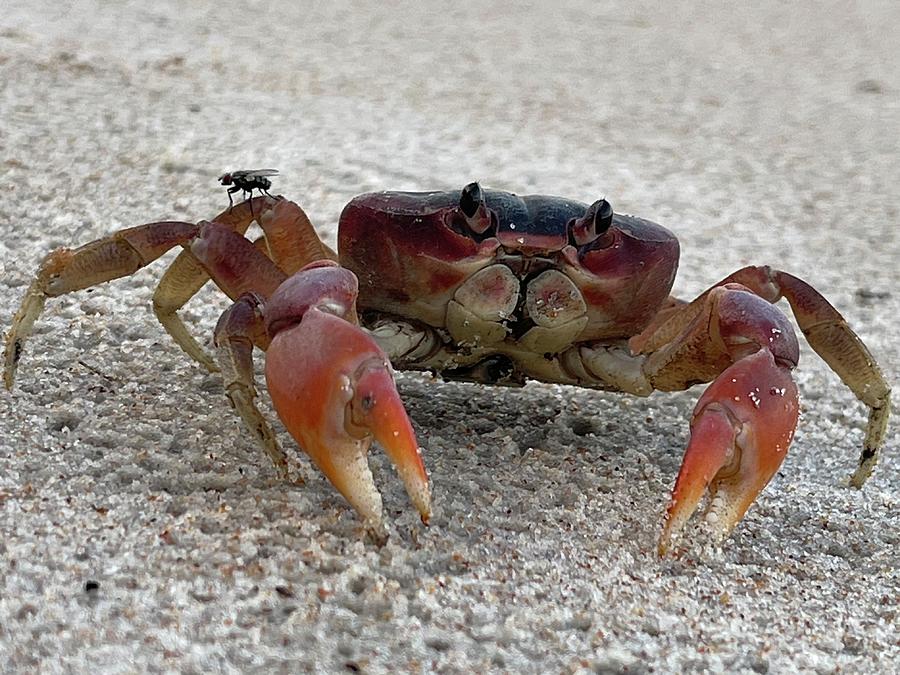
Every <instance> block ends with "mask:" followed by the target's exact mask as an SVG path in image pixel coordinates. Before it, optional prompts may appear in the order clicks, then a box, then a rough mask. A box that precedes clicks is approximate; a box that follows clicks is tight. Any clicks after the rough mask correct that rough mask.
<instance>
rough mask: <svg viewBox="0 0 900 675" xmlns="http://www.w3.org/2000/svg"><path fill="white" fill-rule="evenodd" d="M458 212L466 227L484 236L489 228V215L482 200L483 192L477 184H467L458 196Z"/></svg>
mask: <svg viewBox="0 0 900 675" xmlns="http://www.w3.org/2000/svg"><path fill="white" fill-rule="evenodd" d="M459 210H460V213H462V214H463V217H464V218H465V219H466V225H468V227H469V229H470V230H472V232H475V233H476V234H484V233H485V232H486V231H487V230H488V228H489V227H490V226H491V213H490V211H488V208H487V204H486V203H485V199H484V191H483V190H482V189H481V186H480V185H479V184H478V183H469V184H468V185H466V186H465V187H464V188H463V189H462V192H460V194H459Z"/></svg>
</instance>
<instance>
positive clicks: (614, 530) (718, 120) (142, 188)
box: [0, 0, 900, 673]
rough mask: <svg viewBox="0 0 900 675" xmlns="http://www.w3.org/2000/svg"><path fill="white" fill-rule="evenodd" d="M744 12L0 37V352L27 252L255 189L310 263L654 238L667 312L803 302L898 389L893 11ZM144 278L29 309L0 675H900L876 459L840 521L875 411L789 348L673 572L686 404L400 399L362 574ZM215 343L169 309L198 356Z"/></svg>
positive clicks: (143, 9)
mask: <svg viewBox="0 0 900 675" xmlns="http://www.w3.org/2000/svg"><path fill="white" fill-rule="evenodd" d="M451 4H452V9H451V8H450V6H451ZM751 4H752V6H753V7H752V9H751V8H747V9H741V8H737V7H731V8H729V9H727V10H723V9H722V8H721V7H720V4H719V3H692V4H691V5H690V9H678V8H676V7H674V6H672V7H669V6H664V5H663V4H661V3H660V4H659V5H657V4H654V3H641V4H635V3H624V2H622V3H615V2H613V3H593V2H580V3H564V4H563V5H561V6H556V7H555V8H553V9H550V8H549V3H547V4H546V6H545V5H544V4H538V3H534V4H531V5H528V4H519V3H516V4H515V6H514V7H510V3H505V2H485V1H483V0H482V1H478V2H470V1H468V0H464V1H461V2H455V3H436V2H435V3H419V4H412V3H411V4H409V5H405V4H392V3H381V5H380V7H379V8H377V9H376V8H374V7H373V6H372V5H370V4H363V3H360V4H359V6H354V5H351V4H347V3H344V2H329V3H306V2H300V3H277V2H255V1H252V0H251V1H246V0H245V1H244V2H230V1H225V2H216V3H206V5H207V6H205V7H201V3H185V2H173V1H170V0H155V1H154V2H152V3H147V2H129V3H106V2H74V3H60V2H46V1H43V0H31V1H30V2H27V3H26V2H15V1H14V2H13V3H12V5H11V6H10V5H9V3H7V4H6V5H5V6H4V8H3V10H2V16H0V185H2V193H3V199H2V200H0V228H2V237H0V285H2V293H0V324H2V325H3V326H4V327H5V326H8V324H9V321H10V318H11V316H12V314H13V312H14V311H15V308H16V306H17V302H18V300H19V298H20V296H21V294H22V293H23V292H24V289H25V285H26V284H27V283H28V281H29V280H30V275H31V274H32V272H33V270H34V268H35V266H36V265H37V262H38V261H39V259H40V257H41V256H42V255H43V254H44V253H45V252H46V251H47V250H49V249H51V248H52V247H56V246H59V245H63V244H74V243H83V242H86V241H89V240H91V239H94V238H97V237H100V236H103V235H104V234H106V233H108V232H111V231H113V230H116V229H118V228H122V227H126V226H131V225H135V224H139V223H142V222H147V221H150V220H157V219H163V218H178V219H190V220H196V219H200V218H203V217H209V216H211V215H213V214H214V213H216V212H217V211H219V210H220V209H221V208H222V206H223V204H224V203H225V195H224V194H223V190H222V189H221V188H220V187H219V186H218V185H217V183H216V181H215V177H216V176H217V175H218V174H220V173H222V172H223V171H224V170H227V169H233V168H254V167H269V166H271V167H277V168H278V169H280V170H281V172H282V176H281V177H279V178H278V180H277V183H276V189H277V190H278V191H279V192H282V193H284V194H285V195H288V196H291V197H293V198H295V199H297V200H298V201H301V202H302V203H303V205H304V206H305V207H306V208H307V210H308V212H309V213H310V215H311V216H312V218H313V219H314V221H315V222H316V223H317V224H318V226H319V228H320V231H321V232H322V234H323V235H324V236H326V237H328V238H331V239H332V240H333V237H334V226H335V223H336V221H337V216H338V213H339V212H340V209H341V207H342V205H343V204H344V203H345V202H346V201H347V200H349V199H350V198H351V197H352V196H353V195H355V194H357V193H360V192H364V191H368V190H373V189H390V188H394V189H450V188H454V189H455V188H458V187H460V186H462V185H463V184H465V183H467V182H469V181H471V180H474V179H477V180H480V181H481V182H482V183H483V184H485V185H490V186H494V187H502V188H507V189H510V190H514V191H518V192H523V193H526V192H546V193H559V194H563V195H566V196H569V197H573V198H577V199H581V200H583V201H588V202H590V201H593V200H594V199H596V198H598V197H599V196H602V195H605V196H607V197H608V198H609V200H610V201H611V202H612V203H613V205H614V206H615V207H616V209H617V210H618V211H621V212H626V213H635V214H638V215H643V216H645V217H648V218H651V219H653V220H656V221H658V222H661V223H663V224H665V225H666V226H668V227H669V228H670V229H672V230H673V231H675V232H676V233H677V234H678V235H679V236H680V238H681V241H682V248H683V255H682V265H681V272H680V276H679V279H678V281H677V282H676V291H677V292H678V293H679V294H681V295H683V296H685V297H690V296H693V295H696V294H697V293H699V292H700V291H702V290H703V289H704V288H705V287H706V286H708V285H709V284H711V283H712V282H714V281H716V280H718V279H719V278H721V277H723V276H724V275H725V274H727V273H729V272H731V271H732V270H734V269H737V268H738V267H740V266H742V265H745V264H749V263H760V264H771V265H773V266H777V267H780V268H782V269H785V270H789V271H792V272H794V273H797V274H799V275H802V276H804V277H805V278H806V279H808V280H809V281H810V282H812V283H813V284H815V285H816V286H817V287H818V288H819V289H820V290H821V291H822V292H823V293H824V294H825V295H826V296H827V297H829V298H830V299H831V300H832V301H833V302H834V304H835V305H836V306H838V307H839V308H840V309H841V310H842V311H843V312H844V314H845V315H846V317H847V319H848V320H849V322H850V323H851V324H852V325H853V326H854V327H855V328H856V329H857V331H858V332H859V334H860V335H861V336H863V338H864V339H865V341H866V342H867V343H868V345H869V346H870V347H871V349H872V351H873V352H874V353H875V354H876V355H877V357H878V358H879V360H880V362H881V365H882V367H883V368H884V371H885V374H886V375H887V377H888V379H889V380H890V381H892V382H894V383H896V382H897V381H898V375H900V365H898V364H900V346H898V341H897V337H896V336H897V331H898V328H900V321H898V316H900V291H898V290H897V284H898V281H900V241H898V225H897V223H898V204H900V187H898V186H900V183H898V181H897V177H898V176H900V153H898V150H897V132H898V129H900V75H898V58H900V54H898V52H897V44H898V39H900V38H898V35H897V26H898V25H900V5H898V4H897V3H896V2H860V3H854V4H852V5H850V4H848V3H837V2H836V3H819V2H796V3H790V5H789V6H787V5H785V4H784V3H781V2H767V3H751ZM169 259H171V254H170V256H168V257H167V260H169ZM163 268H164V264H158V265H156V266H154V267H152V268H150V269H148V270H144V271H142V272H140V273H139V274H137V275H135V276H134V277H133V278H130V279H124V280H120V281H118V282H115V283H112V284H108V285H106V286H103V287H101V288H97V289H95V290H94V291H93V292H92V293H84V292H83V293H79V294H77V295H73V296H69V297H66V298H63V299H59V300H55V301H52V302H50V303H49V304H48V307H47V311H46V314H45V315H44V316H43V317H41V319H40V322H39V324H38V326H37V334H36V336H35V338H34V340H33V341H32V342H31V343H30V344H29V345H28V350H27V354H26V356H25V358H24V360H23V363H22V367H21V370H20V377H19V381H18V384H17V387H16V389H15V390H14V391H13V392H12V393H5V392H4V393H2V394H0V526H2V539H0V670H3V671H7V672H21V671H26V672H35V671H40V672H48V673H55V672H87V671H91V670H93V671H97V672H104V673H105V672H111V673H117V672H123V673H124V672H141V671H151V672H160V671H170V672H175V671H181V672H188V673H191V672H196V673H200V672H238V671H240V672H280V671H284V672H297V671H304V670H309V671H313V670H315V671H341V670H344V669H346V670H352V671H356V670H360V671H366V672H383V671H385V670H401V671H412V672H417V671H431V670H439V671H447V672H461V671H470V670H476V671H513V672H516V671H519V672H569V671H576V670H581V669H588V670H591V669H594V670H596V671H598V672H701V671H709V672H722V671H727V672H797V671H801V672H820V673H830V672H837V671H841V672H860V673H862V672H866V673H871V672H891V671H893V672H898V671H900V641H898V622H900V618H898V616H900V615H898V595H900V568H898V555H897V553H898V546H900V517H898V498H900V497H898V495H900V470H898V464H900V458H898V453H897V448H898V443H897V441H898V433H897V429H898V425H897V424H894V425H893V426H892V428H891V431H890V433H889V438H888V444H887V450H886V453H885V457H884V461H883V462H882V464H881V465H880V466H879V468H878V470H877V472H876V474H875V475H874V476H873V478H872V479H871V481H870V482H869V483H868V485H867V486H866V488H865V489H864V490H863V491H856V490H852V489H849V488H847V487H845V485H846V478H847V476H848V474H849V472H850V471H851V469H852V468H853V466H854V464H855V461H856V457H857V455H858V452H859V448H860V445H861V439H862V428H863V425H864V410H863V409H862V407H861V406H860V405H858V404H857V403H856V402H855V401H854V399H853V397H852V395H851V394H850V393H849V391H848V390H847V389H846V388H845V387H844V386H843V385H842V384H841V383H840V381H839V380H838V378H837V377H836V376H835V375H834V374H833V373H831V371H829V370H828V368H827V367H826V366H825V365H824V363H823V362H822V361H821V360H820V359H818V357H816V356H815V354H813V353H812V352H811V351H810V350H809V349H808V348H806V347H805V346H804V351H803V355H802V363H801V366H800V368H799V369H798V371H797V375H796V377H797V381H798V383H799V387H800V391H801V395H802V397H803V411H802V418H801V425H800V428H799V430H798V432H797V435H796V439H795V442H794V445H793V448H792V450H791V452H790V454H789V457H788V459H787V461H786V462H785V464H784V466H783V469H782V470H781V471H780V472H779V473H778V475H777V476H776V478H775V479H774V480H773V482H772V484H771V485H770V487H769V488H768V489H767V490H766V491H765V493H764V494H763V496H762V497H761V499H760V500H759V502H758V504H757V505H756V506H755V507H754V508H753V509H752V510H751V511H750V513H749V514H748V516H747V518H746V519H745V521H744V522H743V523H742V524H741V525H740V527H739V528H738V530H737V531H736V532H735V533H734V535H733V536H732V537H731V539H729V540H728V541H727V542H726V543H725V545H724V546H723V547H715V546H713V545H711V544H710V542H709V539H708V537H706V536H705V534H704V532H703V531H702V529H701V530H697V531H696V532H695V536H696V539H695V542H694V545H693V546H692V547H691V548H690V549H689V550H688V551H687V552H686V553H685V554H684V555H683V556H682V557H680V558H679V559H666V560H660V559H658V558H657V556H656V554H655V542H656V538H657V535H658V532H659V527H660V522H661V516H662V512H663V509H664V506H665V503H666V500H667V492H668V490H669V489H670V488H671V485H672V481H673V479H674V476H675V474H676V472H677V467H678V465H679V463H680V457H681V451H682V448H683V447H684V444H685V442H686V438H687V423H688V419H689V416H690V412H691V409H692V406H693V402H694V401H695V400H696V397H697V395H698V391H690V392H686V393H679V394H675V395H666V394H658V395H655V396H653V397H651V398H649V399H636V398H631V397H626V396H617V395H612V394H599V393H594V392H590V391H579V390H575V389H570V388H564V387H556V386H547V385H540V384H532V385H529V386H527V387H525V388H524V389H522V390H508V389H505V390H498V389H491V388H482V387H478V386H469V385H459V384H442V383H433V382H431V381H429V380H428V379H427V378H425V377H422V376H420V375H414V374H413V375H405V376H401V377H400V378H399V388H400V390H401V393H402V395H403V396H404V398H405V400H406V401H407V403H408V409H409V412H410V416H411V418H412V420H413V422H414V425H415V427H416V430H417V433H418V434H419V438H420V441H421V443H422V445H423V446H424V455H425V459H426V462H427V465H428V467H429V470H430V472H431V478H432V481H433V489H434V500H435V514H434V519H433V524H432V526H431V527H430V528H428V529H425V528H423V527H421V526H420V525H419V524H418V522H417V520H416V517H415V514H414V513H413V511H412V509H411V508H410V506H409V504H408V500H407V499H406V496H405V494H404V493H403V490H402V488H401V486H400V484H399V482H398V481H397V480H396V478H395V476H394V475H393V473H392V471H391V469H390V467H389V466H388V464H387V462H386V461H385V459H384V457H383V455H382V454H381V453H380V452H374V453H373V457H372V464H373V467H374V471H375V473H376V479H377V481H378V482H379V485H380V486H382V489H383V493H384V498H385V504H386V509H387V514H388V516H389V518H390V523H391V528H392V532H393V535H392V537H391V540H390V542H389V543H388V544H387V545H386V546H384V547H383V548H380V549H379V548H376V547H375V546H373V545H372V544H369V543H367V542H366V541H365V538H364V536H363V532H362V529H361V528H360V525H359V522H358V520H357V519H356V518H355V516H354V514H353V513H352V512H351V511H350V510H349V508H348V506H347V505H346V503H345V502H343V500H342V499H341V498H340V497H339V496H338V495H337V494H336V493H335V492H334V491H333V490H332V489H331V487H330V486H329V485H328V484H327V483H326V482H325V480H324V479H323V478H322V477H321V476H319V475H317V474H316V473H315V472H314V471H313V470H312V468H311V467H310V464H309V462H308V460H306V459H305V458H304V457H300V456H299V455H298V456H297V457H296V458H295V459H296V463H297V465H298V466H299V467H300V470H301V471H302V472H304V473H305V474H306V475H307V476H308V478H309V479H308V483H307V485H306V486H305V487H302V488H300V487H291V486H286V485H284V484H281V483H280V482H279V481H278V480H277V479H276V477H275V474H274V472H273V470H272V468H271V466H270V465H269V464H268V462H267V460H266V459H265V457H263V456H262V455H261V454H260V453H259V452H258V451H257V449H256V447H255V446H254V443H253V441H252V439H251V438H250V437H249V436H248V434H247V433H245V431H244V430H243V429H242V427H241V426H240V424H239V423H238V421H237V419H236V417H235V415H234V414H233V413H232V412H231V410H230V409H229V407H228V405H227V402H226V399H225V398H224V396H223V393H222V388H221V385H220V383H219V380H218V379H217V378H216V377H214V376H211V375H208V374H205V373H204V372H203V371H202V370H201V369H199V368H198V367H196V366H195V365H192V364H191V363H190V362H189V361H188V360H187V359H186V358H185V356H184V355H183V354H182V353H181V352H180V351H179V349H178V348H177V347H175V346H174V344H173V343H172V341H171V340H170V339H168V337H167V336H166V335H165V334H164V332H163V330H162V329H161V327H160V326H159V325H158V324H157V323H156V322H155V319H154V317H153V315H152V312H151V311H150V297H151V294H152V291H153V287H154V283H155V281H156V280H157V279H158V278H159V276H160V275H161V273H162V270H163ZM225 306H226V302H225V300H224V299H223V297H222V296H220V295H219V294H218V293H216V292H214V291H213V290H205V291H204V292H202V293H201V294H200V295H199V296H198V297H197V298H196V299H195V300H194V301H193V302H192V303H191V304H190V305H189V306H188V308H187V309H186V310H185V312H184V315H185V317H186V319H187V321H188V322H189V324H190V325H191V326H192V328H193V330H194V331H195V332H196V333H197V334H198V335H201V336H204V342H205V343H206V344H207V345H208V344H209V336H210V335H211V329H212V327H213V325H214V324H215V320H216V317H217V316H218V314H219V312H220V311H221V310H222V309H223V308H224V307H225ZM279 430H280V431H281V433H282V434H284V432H283V429H281V428H280V427H279Z"/></svg>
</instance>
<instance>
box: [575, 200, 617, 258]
mask: <svg viewBox="0 0 900 675" xmlns="http://www.w3.org/2000/svg"><path fill="white" fill-rule="evenodd" d="M612 221H613V208H612V204H610V203H609V202H608V201H606V200H605V199H598V200H597V201H595V202H594V203H593V204H591V205H590V206H589V207H588V209H587V211H585V212H584V215H583V216H581V218H576V219H575V220H574V221H573V222H572V226H571V228H572V229H571V232H572V238H573V239H574V240H575V243H576V244H578V245H579V246H584V245H585V244H590V243H591V242H593V241H596V240H597V239H598V238H599V237H601V236H602V235H604V234H605V233H606V231H607V230H608V229H609V228H610V226H611V225H612Z"/></svg>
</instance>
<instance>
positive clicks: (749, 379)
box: [659, 349, 799, 555]
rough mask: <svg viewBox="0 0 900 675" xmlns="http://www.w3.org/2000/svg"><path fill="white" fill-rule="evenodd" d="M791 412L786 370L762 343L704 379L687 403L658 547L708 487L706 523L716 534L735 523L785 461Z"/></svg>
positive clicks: (669, 541) (791, 387) (662, 548)
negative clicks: (687, 432) (686, 427)
mask: <svg viewBox="0 0 900 675" xmlns="http://www.w3.org/2000/svg"><path fill="white" fill-rule="evenodd" d="M798 414H799V404H798V399H797V387H796V385H795V384H794V381H793V380H792V379H791V375H790V371H789V370H788V369H787V368H785V367H782V366H779V365H776V363H775V359H774V357H773V356H772V353H771V352H770V351H768V350H766V349H762V350H760V351H758V352H755V353H754V354H751V355H750V356H747V357H744V358H742V359H740V360H739V361H737V362H736V363H734V364H733V365H732V366H730V367H729V368H727V369H726V370H724V371H723V372H722V374H721V375H719V377H718V378H716V380H715V381H714V382H713V383H712V384H710V385H709V387H708V388H707V390H706V391H705V392H704V393H703V396H701V397H700V400H699V401H698V402H697V407H696V408H695V409H694V416H693V419H692V420H691V439H690V442H689V443H688V446H687V449H686V450H685V452H684V461H683V462H682V465H681V470H680V471H679V472H678V479H677V480H676V481H675V487H674V489H673V490H672V499H671V501H670V502H669V508H668V511H667V513H666V521H665V525H664V526H663V531H662V535H661V536H660V540H659V554H660V555H665V554H666V553H667V552H668V551H669V550H670V549H671V547H672V545H673V543H674V541H675V539H676V538H677V537H678V535H679V534H680V533H681V531H682V529H683V528H684V526H685V524H686V523H687V521H688V520H689V519H690V517H691V516H692V515H693V513H694V511H695V510H696V509H697V506H698V504H699V503H700V500H701V499H702V498H703V494H704V492H705V491H706V490H707V488H708V489H709V495H710V497H709V507H708V508H707V513H706V520H707V523H708V524H709V525H710V526H711V527H712V528H713V529H714V530H715V531H716V533H717V535H718V536H720V537H725V536H727V535H728V534H729V533H730V532H731V530H732V529H734V526H735V525H737V524H738V522H740V520H741V518H743V517H744V513H746V511H747V509H748V508H749V507H750V505H751V504H752V503H753V501H754V500H755V499H756V497H757V495H758V494H759V493H760V491H762V489H763V488H764V487H765V486H766V484H767V483H768V482H769V480H770V479H771V478H772V476H774V475H775V472H776V471H778V467H780V466H781V463H782V461H784V457H785V454H786V452H787V449H788V446H789V445H790V442H791V439H792V438H793V435H794V429H795V428H796V426H797V418H798Z"/></svg>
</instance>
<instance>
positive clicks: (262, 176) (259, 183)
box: [219, 169, 278, 212]
mask: <svg viewBox="0 0 900 675" xmlns="http://www.w3.org/2000/svg"><path fill="white" fill-rule="evenodd" d="M277 175H278V170H277V169H240V170H238V171H229V172H228V173H223V174H222V175H221V176H219V182H220V183H221V184H222V185H230V186H232V187H230V188H228V207H229V208H232V207H234V201H232V199H231V195H233V194H234V193H235V192H238V191H243V192H245V193H247V194H249V195H250V197H252V196H253V191H254V190H259V191H260V192H262V193H263V194H265V195H269V188H270V187H272V181H270V180H269V179H268V176H277ZM269 196H270V197H271V196H272V195H269ZM250 208H251V212H252V209H253V206H252V205H251V207H250Z"/></svg>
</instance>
